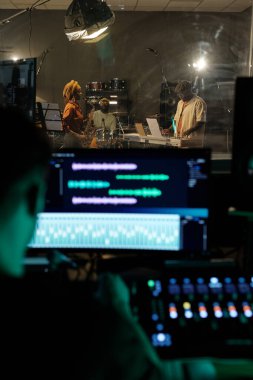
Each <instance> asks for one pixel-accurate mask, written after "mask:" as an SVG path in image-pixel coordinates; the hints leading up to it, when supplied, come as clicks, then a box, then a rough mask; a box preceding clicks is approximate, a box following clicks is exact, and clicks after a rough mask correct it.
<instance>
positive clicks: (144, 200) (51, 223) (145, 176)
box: [29, 148, 210, 255]
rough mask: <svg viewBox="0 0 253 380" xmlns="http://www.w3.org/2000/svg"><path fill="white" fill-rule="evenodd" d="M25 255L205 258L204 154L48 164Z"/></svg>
mask: <svg viewBox="0 0 253 380" xmlns="http://www.w3.org/2000/svg"><path fill="white" fill-rule="evenodd" d="M50 165H51V173H50V177H49V183H48V190H47V198H46V207H45V210H44V212H42V213H40V214H39V216H38V220H37V224H36V229H35V234H34V237H33V239H32V240H31V242H30V244H29V248H30V249H42V250H46V249H61V250H66V251H69V250H70V251H71V250H72V251H74V250H77V251H78V250H79V251H80V250H81V251H87V252H88V251H93V250H94V251H96V252H101V253H113V254H115V255H121V254H122V253H137V254H139V253H148V254H150V253H154V254H157V253H158V252H162V253H169V254H171V255H172V253H175V254H176V255H179V254H182V253H186V254H187V255H188V254H190V255H191V254H205V253H206V252H207V247H208V241H207V225H208V217H209V200H208V196H209V195H208V189H209V174H210V150H209V149H162V148H161V149H156V150H153V149H151V150H148V149H141V148H140V149H134V148H133V149H121V150H120V151H119V150H117V149H87V150H76V151H73V150H72V151H61V152H60V151H59V152H55V153H53V156H52V159H51V163H50Z"/></svg>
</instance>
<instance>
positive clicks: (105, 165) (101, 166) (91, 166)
mask: <svg viewBox="0 0 253 380" xmlns="http://www.w3.org/2000/svg"><path fill="white" fill-rule="evenodd" d="M136 169H137V165H136V164H134V163H118V162H113V163H110V162H102V163H96V162H92V163H82V162H73V163H72V170H74V171H77V170H95V171H100V170H114V171H117V170H136Z"/></svg>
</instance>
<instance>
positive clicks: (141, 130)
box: [135, 123, 146, 136]
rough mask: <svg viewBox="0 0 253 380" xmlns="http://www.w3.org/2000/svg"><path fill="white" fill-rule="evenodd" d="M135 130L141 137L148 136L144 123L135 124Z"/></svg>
mask: <svg viewBox="0 0 253 380" xmlns="http://www.w3.org/2000/svg"><path fill="white" fill-rule="evenodd" d="M135 129H136V131H137V133H138V134H139V135H140V136H146V133H145V131H144V128H143V124H142V123H135Z"/></svg>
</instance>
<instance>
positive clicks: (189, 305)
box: [125, 275, 253, 358]
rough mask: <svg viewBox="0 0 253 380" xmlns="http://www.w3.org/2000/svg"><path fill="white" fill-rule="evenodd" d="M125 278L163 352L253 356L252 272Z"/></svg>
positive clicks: (154, 341) (141, 316)
mask: <svg viewBox="0 0 253 380" xmlns="http://www.w3.org/2000/svg"><path fill="white" fill-rule="evenodd" d="M125 281H126V283H127V284H128V286H129V289H130V293H131V305H132V310H133V313H134V315H135V317H136V319H137V320H138V321H139V322H140V324H141V325H142V326H143V328H144V330H145V331H146V332H147V334H148V336H149V337H150V340H151V342H152V344H153V346H154V347H156V349H157V350H158V352H159V354H160V356H161V357H164V358H171V357H191V356H196V355H197V356H208V355H212V356H217V357H234V356H239V357H252V356H253V277H250V276H248V277H246V276H219V277H216V276H206V275H203V276H199V275H198V276H195V275H194V276H192V275H191V276H189V277H186V276H180V275H176V276H168V277H167V278H165V277H164V276H163V278H159V276H157V277H153V278H152V277H148V276H142V277H141V278H138V279H137V278H134V277H133V278H126V279H125Z"/></svg>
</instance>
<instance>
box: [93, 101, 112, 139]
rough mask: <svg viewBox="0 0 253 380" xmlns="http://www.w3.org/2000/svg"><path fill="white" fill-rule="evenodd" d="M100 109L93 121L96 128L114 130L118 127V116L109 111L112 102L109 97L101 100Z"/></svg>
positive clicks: (94, 115) (95, 113)
mask: <svg viewBox="0 0 253 380" xmlns="http://www.w3.org/2000/svg"><path fill="white" fill-rule="evenodd" d="M99 106H100V110H97V111H95V112H94V114H93V123H94V126H95V128H96V129H98V128H106V129H110V131H111V132H113V131H114V130H115V129H116V117H115V116H114V115H113V114H112V113H110V112H109V107H110V102H109V100H108V99H107V98H102V99H101V100H100V101H99Z"/></svg>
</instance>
